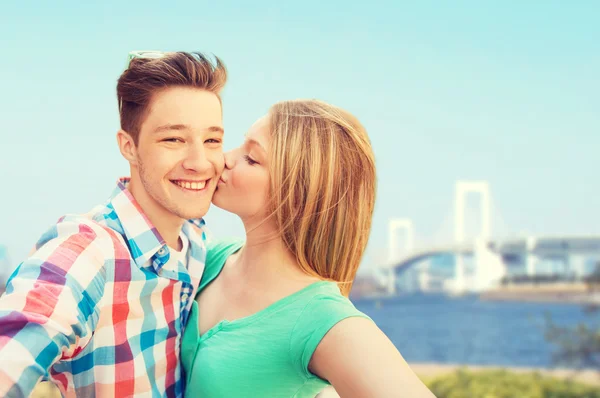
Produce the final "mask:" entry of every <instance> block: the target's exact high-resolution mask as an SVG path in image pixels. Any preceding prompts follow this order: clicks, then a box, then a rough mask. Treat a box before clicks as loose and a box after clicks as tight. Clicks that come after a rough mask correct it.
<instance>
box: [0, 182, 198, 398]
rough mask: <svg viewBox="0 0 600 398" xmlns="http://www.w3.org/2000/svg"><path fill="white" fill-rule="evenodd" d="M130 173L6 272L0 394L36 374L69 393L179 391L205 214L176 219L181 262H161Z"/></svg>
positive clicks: (25, 391) (165, 250) (165, 252)
mask: <svg viewBox="0 0 600 398" xmlns="http://www.w3.org/2000/svg"><path fill="white" fill-rule="evenodd" d="M128 182H129V181H128V179H121V180H119V182H118V185H117V188H116V189H115V191H114V193H113V195H112V196H111V197H110V199H109V200H108V202H107V203H106V204H105V205H102V206H98V207H96V208H94V209H93V210H92V211H91V212H89V213H87V214H84V215H68V216H65V217H63V218H61V219H60V220H59V221H58V223H57V224H56V225H54V226H53V227H52V228H50V230H49V231H47V232H46V233H45V234H44V235H43V236H42V237H41V238H40V240H39V241H38V243H37V244H36V251H35V253H34V254H33V255H32V256H31V257H29V258H28V259H27V260H25V261H24V262H23V263H21V264H20V265H19V267H18V268H17V270H15V272H14V273H13V275H12V276H11V278H10V280H9V282H8V284H7V289H6V292H5V294H4V295H3V296H2V297H1V298H0V396H1V397H23V396H29V394H30V393H31V391H32V390H33V388H34V386H35V385H36V384H37V382H38V381H39V380H40V378H42V377H47V378H50V379H51V380H52V381H53V382H54V383H55V384H56V385H57V386H58V387H59V389H60V390H61V392H62V394H63V395H65V396H67V397H73V396H78V397H93V396H100V397H108V396H110V397H131V396H135V397H142V396H144V397H150V396H152V397H158V396H160V397H162V396H169V397H180V396H182V395H183V389H184V379H185V378H184V377H183V375H182V372H183V370H182V367H181V365H180V361H179V354H180V342H181V335H182V333H183V330H184V325H185V323H186V321H187V318H188V314H189V311H190V308H191V305H192V302H193V298H194V296H195V293H196V290H197V288H198V283H199V281H200V278H201V276H202V273H203V271H204V260H205V257H206V246H205V242H206V233H205V230H204V221H202V220H196V221H191V222H186V223H184V226H183V228H182V232H183V234H184V235H185V236H186V237H187V240H188V242H189V243H188V250H187V257H186V260H187V264H183V263H182V262H181V261H175V260H174V261H168V260H169V257H170V249H169V247H168V246H167V245H166V244H165V242H164V240H163V239H162V237H161V236H160V235H159V233H158V231H157V230H156V228H154V227H153V226H152V224H151V223H150V221H149V220H148V219H147V218H146V216H145V215H144V214H143V213H142V211H141V209H140V207H139V205H138V204H137V202H136V201H135V200H134V199H133V197H132V196H131V193H130V192H129V191H128V190H127V184H128ZM192 223H194V224H195V225H196V226H197V227H198V228H199V230H198V229H196V228H194V227H193V225H192ZM198 231H201V232H198Z"/></svg>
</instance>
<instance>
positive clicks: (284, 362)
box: [181, 241, 368, 398]
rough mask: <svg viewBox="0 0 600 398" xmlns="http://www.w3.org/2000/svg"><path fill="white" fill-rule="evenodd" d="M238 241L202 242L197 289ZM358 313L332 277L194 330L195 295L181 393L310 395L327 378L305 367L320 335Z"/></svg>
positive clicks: (219, 267) (216, 271)
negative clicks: (205, 248)
mask: <svg viewBox="0 0 600 398" xmlns="http://www.w3.org/2000/svg"><path fill="white" fill-rule="evenodd" d="M242 245H243V242H240V241H229V242H220V243H217V244H215V245H213V246H212V247H210V248H209V251H208V255H207V258H206V268H205V270H204V275H203V276H202V280H201V281H200V288H199V290H198V292H201V291H202V290H203V289H204V288H206V286H207V285H208V284H209V283H210V282H211V281H213V280H214V279H215V278H216V277H217V276H218V275H219V273H220V272H221V270H222V269H223V266H224V264H225V260H226V259H227V257H229V256H230V255H231V254H233V253H235V252H236V251H238V250H239V249H240V248H241V247H242ZM353 316H358V317H365V318H368V317H367V316H366V315H365V314H363V313H361V312H360V311H358V310H357V309H356V308H355V307H354V305H352V303H351V302H350V300H348V299H347V298H346V297H344V296H342V294H341V293H340V291H339V289H338V287H337V285H336V284H335V283H333V282H324V281H323V282H315V283H313V284H311V285H309V286H307V287H305V288H304V289H302V290H300V291H298V292H296V293H294V294H291V295H289V296H287V297H284V298H283V299H281V300H279V301H277V302H275V303H273V304H271V305H270V306H268V307H267V308H265V309H263V310H261V311H259V312H257V313H255V314H253V315H250V316H247V317H245V318H241V319H236V320H233V321H227V320H224V321H221V322H219V323H218V324H217V325H215V326H214V327H213V328H211V329H210V330H208V331H206V333H204V335H202V336H200V335H199V330H198V306H197V303H196V302H194V303H193V306H192V310H191V313H190V318H189V321H188V322H189V323H188V325H187V328H186V331H185V333H184V335H183V340H182V347H181V350H182V352H181V360H182V362H183V366H184V369H185V371H186V374H187V387H186V391H185V395H186V396H187V397H202V398H207V397H237V398H241V397H311V398H313V397H315V395H317V394H318V393H319V391H321V390H322V389H323V388H325V387H326V386H327V385H329V383H327V381H325V380H323V379H320V378H319V377H317V376H315V375H314V374H312V373H311V372H310V371H309V370H308V364H309V362H310V359H311V357H312V355H313V352H314V351H315V349H316V348H317V346H318V345H319V343H320V342H321V339H322V338H323V337H324V336H325V334H326V333H327V332H328V331H329V330H330V329H331V328H332V327H333V326H334V325H335V324H337V323H338V322H340V321H341V320H343V319H345V318H348V317H353Z"/></svg>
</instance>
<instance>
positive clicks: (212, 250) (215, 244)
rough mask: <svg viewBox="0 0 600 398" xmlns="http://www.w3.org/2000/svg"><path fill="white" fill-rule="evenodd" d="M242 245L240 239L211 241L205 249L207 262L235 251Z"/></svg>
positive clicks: (242, 242)
mask: <svg viewBox="0 0 600 398" xmlns="http://www.w3.org/2000/svg"><path fill="white" fill-rule="evenodd" d="M243 245H244V240H243V239H240V238H224V239H215V240H211V241H210V242H209V243H208V245H207V247H206V250H207V257H206V259H207V261H208V260H211V259H213V258H216V257H219V256H222V255H223V254H225V253H228V252H230V251H233V252H235V251H237V250H239V249H240V248H241V247H242V246H243Z"/></svg>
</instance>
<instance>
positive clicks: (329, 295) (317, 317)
mask: <svg viewBox="0 0 600 398" xmlns="http://www.w3.org/2000/svg"><path fill="white" fill-rule="evenodd" d="M351 317H360V318H366V319H369V320H370V318H369V316H367V315H366V314H364V313H363V312H362V311H360V310H358V309H357V308H356V307H355V306H354V304H353V303H352V302H351V301H350V300H349V299H348V298H347V297H345V296H343V295H342V294H341V293H340V290H339V288H338V287H337V285H336V284H335V283H329V282H328V283H322V284H321V285H320V286H319V288H318V289H315V292H314V294H313V295H312V297H311V298H310V300H308V301H307V302H306V305H305V306H304V308H303V310H302V312H301V313H300V314H299V316H298V318H297V320H296V324H295V325H294V328H293V330H292V333H291V336H290V353H291V355H292V360H293V361H294V363H295V364H296V365H297V366H298V367H299V369H300V371H301V372H302V373H303V374H304V375H305V376H306V377H311V376H312V375H311V373H310V372H309V370H308V364H309V362H310V359H311V357H312V355H313V353H314V351H315V349H316V348H317V346H318V345H319V343H320V342H321V340H322V339H323V337H325V335H326V334H327V333H328V332H329V331H330V330H331V329H332V328H333V327H334V326H335V325H337V324H338V323H339V322H341V321H343V320H344V319H348V318H351Z"/></svg>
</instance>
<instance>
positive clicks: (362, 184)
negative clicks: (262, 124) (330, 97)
mask: <svg viewBox="0 0 600 398" xmlns="http://www.w3.org/2000/svg"><path fill="white" fill-rule="evenodd" d="M269 116H270V124H271V125H270V130H271V131H270V133H271V139H272V141H271V144H270V150H269V152H270V153H269V168H270V175H271V183H270V185H271V186H270V191H271V192H270V193H271V197H272V202H271V205H270V206H271V208H270V212H271V214H272V215H273V216H274V217H275V220H276V224H277V227H278V230H279V233H280V234H281V236H282V239H283V241H284V243H285V245H286V246H287V248H288V249H289V250H290V251H291V252H292V253H293V254H294V256H295V257H296V261H297V262H298V264H299V265H300V268H302V270H303V271H304V272H306V273H307V274H309V275H313V276H317V277H319V278H321V279H325V280H330V281H335V282H337V283H338V286H339V287H340V290H341V292H342V294H344V295H346V296H347V295H348V294H349V293H350V289H351V288H352V283H353V281H354V277H355V276H356V272H357V270H358V266H359V264H360V261H361V258H362V256H363V252H364V250H365V247H366V245H367V241H368V239H369V234H370V232H371V219H372V216H373V209H374V205H375V190H376V174H375V156H374V154H373V150H372V148H371V143H370V141H369V137H368V135H367V132H366V130H365V128H364V127H363V126H362V124H361V123H360V122H359V121H358V120H357V119H356V118H355V117H354V116H353V115H351V114H350V113H349V112H347V111H345V110H343V109H340V108H338V107H335V106H333V105H329V104H327V103H324V102H321V101H316V100H297V101H285V102H280V103H278V104H275V105H274V106H273V107H272V108H271V109H270V112H269Z"/></svg>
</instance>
